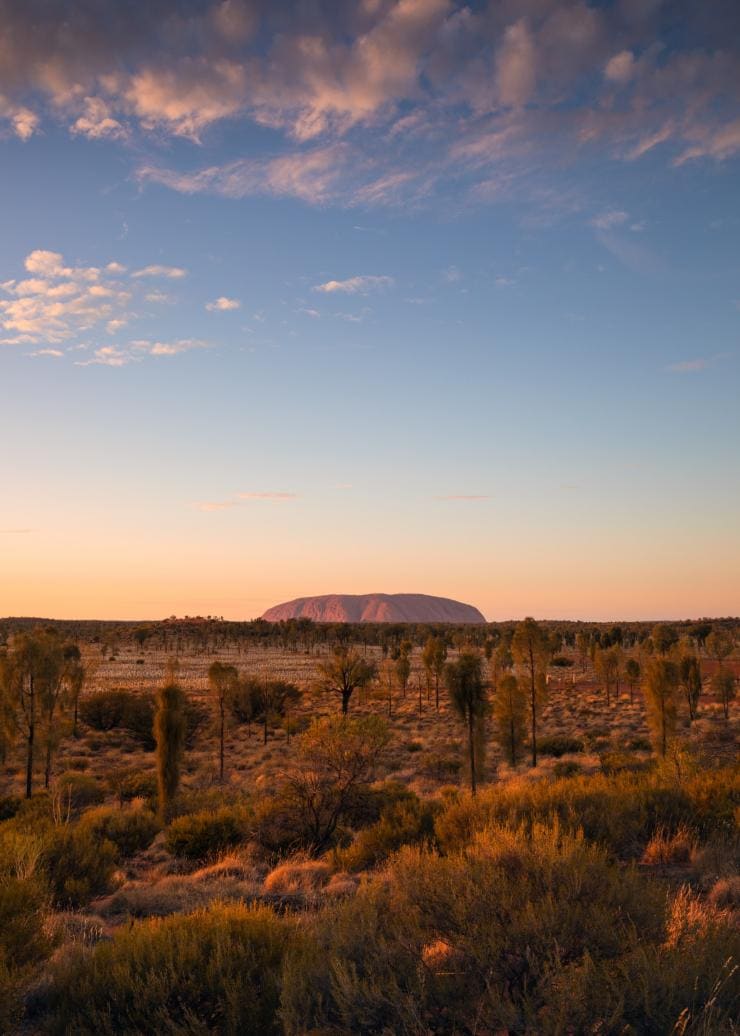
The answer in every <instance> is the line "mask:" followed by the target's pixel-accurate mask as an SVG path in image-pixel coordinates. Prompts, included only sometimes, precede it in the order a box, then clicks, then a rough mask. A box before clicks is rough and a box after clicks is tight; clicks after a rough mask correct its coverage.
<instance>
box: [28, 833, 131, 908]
mask: <svg viewBox="0 0 740 1036" xmlns="http://www.w3.org/2000/svg"><path fill="white" fill-rule="evenodd" d="M116 855H117V850H116V846H115V845H114V844H113V843H112V842H109V841H108V840H107V839H105V838H103V839H100V838H98V837H96V835H95V834H94V833H93V832H92V831H91V830H90V829H89V828H88V827H86V826H85V825H84V824H63V825H60V826H59V827H55V828H53V829H52V830H51V832H50V834H49V835H48V843H47V845H46V846H45V848H44V851H43V853H42V856H41V863H42V866H43V867H44V869H45V870H46V873H47V874H48V876H49V882H50V885H51V891H52V896H53V899H54V902H55V904H56V905H57V906H59V907H62V908H64V907H78V906H82V905H84V904H85V903H87V902H88V901H89V900H90V899H92V898H93V897H94V896H96V895H102V894H103V893H104V892H107V891H108V890H109V887H110V882H111V878H112V876H113V871H114V864H115V860H116Z"/></svg>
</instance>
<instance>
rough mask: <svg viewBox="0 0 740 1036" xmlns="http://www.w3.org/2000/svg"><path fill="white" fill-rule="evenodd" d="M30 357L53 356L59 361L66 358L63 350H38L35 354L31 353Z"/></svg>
mask: <svg viewBox="0 0 740 1036" xmlns="http://www.w3.org/2000/svg"><path fill="white" fill-rule="evenodd" d="M28 355H29V356H51V357H54V358H55V359H59V358H60V357H61V356H64V352H63V350H62V349H36V350H35V351H34V352H32V353H29V354H28Z"/></svg>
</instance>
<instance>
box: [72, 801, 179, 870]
mask: <svg viewBox="0 0 740 1036" xmlns="http://www.w3.org/2000/svg"><path fill="white" fill-rule="evenodd" d="M81 826H83V827H85V828H87V829H88V830H89V831H91V832H92V834H93V835H94V836H95V837H96V838H97V839H100V840H103V839H107V840H108V841H109V842H112V843H113V845H115V847H116V850H117V855H118V859H119V860H120V859H127V858H128V857H130V856H134V855H135V854H136V853H139V852H142V851H143V850H144V849H148V848H149V846H150V845H151V844H152V842H153V841H154V838H155V836H156V834H157V832H158V831H159V830H160V824H159V821H158V820H157V818H156V816H155V815H154V813H152V811H151V810H149V809H127V810H121V809H98V810H95V811H93V812H90V813H86V814H85V816H84V817H83V818H82V821H81Z"/></svg>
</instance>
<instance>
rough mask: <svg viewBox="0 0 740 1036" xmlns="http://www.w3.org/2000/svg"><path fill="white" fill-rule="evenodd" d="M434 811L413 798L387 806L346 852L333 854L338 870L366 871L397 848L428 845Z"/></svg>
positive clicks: (341, 851)
mask: <svg viewBox="0 0 740 1036" xmlns="http://www.w3.org/2000/svg"><path fill="white" fill-rule="evenodd" d="M435 807H436V804H435V805H434V806H433V805H431V804H427V803H421V802H420V801H419V800H418V799H416V798H415V797H414V798H411V799H410V800H407V801H404V800H400V801H398V802H395V803H393V804H391V805H389V806H387V807H386V808H385V809H384V810H383V812H382V814H381V816H380V819H379V820H378V821H377V822H376V823H375V824H373V825H372V826H371V827H367V828H364V829H363V830H362V831H360V832H359V833H358V834H357V835H356V836H355V840H354V841H353V842H352V844H351V845H350V846H348V847H347V848H346V849H339V850H337V862H338V863H339V866H340V867H341V868H343V869H344V870H348V871H362V870H367V869H368V868H369V867H374V866H376V865H377V864H378V863H380V862H381V861H382V860H385V859H387V858H388V856H390V855H391V853H393V852H395V851H396V850H397V849H400V848H401V846H404V845H419V844H421V843H424V842H429V841H431V839H432V838H433V837H434V813H435ZM438 808H439V807H436V809H438Z"/></svg>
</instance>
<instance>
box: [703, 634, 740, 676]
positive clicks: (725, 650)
mask: <svg viewBox="0 0 740 1036" xmlns="http://www.w3.org/2000/svg"><path fill="white" fill-rule="evenodd" d="M706 643H707V652H708V654H709V656H710V657H711V658H713V659H714V660H715V662H716V663H717V665H718V666H719V668H720V669H722V666H723V665H724V662H725V659H726V658H727V657H728V656H729V655H731V654H732V649H733V647H734V644H733V642H732V637H731V636H730V634H729V633H728V632H727V631H726V630H712V632H711V633H710V634H709V636H708V637H707V641H706Z"/></svg>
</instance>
